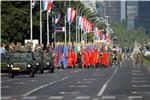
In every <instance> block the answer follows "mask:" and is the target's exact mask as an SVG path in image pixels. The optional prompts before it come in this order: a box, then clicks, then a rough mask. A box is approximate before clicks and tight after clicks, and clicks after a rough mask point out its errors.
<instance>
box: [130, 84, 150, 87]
mask: <svg viewBox="0 0 150 100" xmlns="http://www.w3.org/2000/svg"><path fill="white" fill-rule="evenodd" d="M132 87H150V85H149V84H142V85H132Z"/></svg>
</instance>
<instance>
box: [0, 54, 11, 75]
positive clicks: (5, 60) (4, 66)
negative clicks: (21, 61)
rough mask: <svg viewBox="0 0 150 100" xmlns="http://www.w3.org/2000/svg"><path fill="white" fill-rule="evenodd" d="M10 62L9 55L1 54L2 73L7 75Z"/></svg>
mask: <svg viewBox="0 0 150 100" xmlns="http://www.w3.org/2000/svg"><path fill="white" fill-rule="evenodd" d="M8 60H9V54H8V53H1V72H2V73H7V72H8V69H7V63H8Z"/></svg>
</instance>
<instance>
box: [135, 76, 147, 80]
mask: <svg viewBox="0 0 150 100" xmlns="http://www.w3.org/2000/svg"><path fill="white" fill-rule="evenodd" d="M132 79H133V80H134V79H135V80H136V79H137V80H138V79H139V80H142V79H145V78H142V77H137V78H136V77H133V78H132Z"/></svg>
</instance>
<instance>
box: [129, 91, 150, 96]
mask: <svg viewBox="0 0 150 100" xmlns="http://www.w3.org/2000/svg"><path fill="white" fill-rule="evenodd" d="M132 94H144V95H150V91H142V92H139V91H133V92H132Z"/></svg>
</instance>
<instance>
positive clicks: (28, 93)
mask: <svg viewBox="0 0 150 100" xmlns="http://www.w3.org/2000/svg"><path fill="white" fill-rule="evenodd" d="M68 78H69V77H65V78H64V79H63V80H66V79H68ZM63 80H62V81H63ZM59 82H60V81H59ZM54 83H58V81H54V82H49V83H47V84H44V85H42V86H39V87H37V88H35V89H33V90H31V91H29V92H27V93H25V94H23V95H22V96H28V95H30V94H31V93H33V92H35V91H38V90H40V89H42V88H44V87H46V86H49V85H52V84H54Z"/></svg>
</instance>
